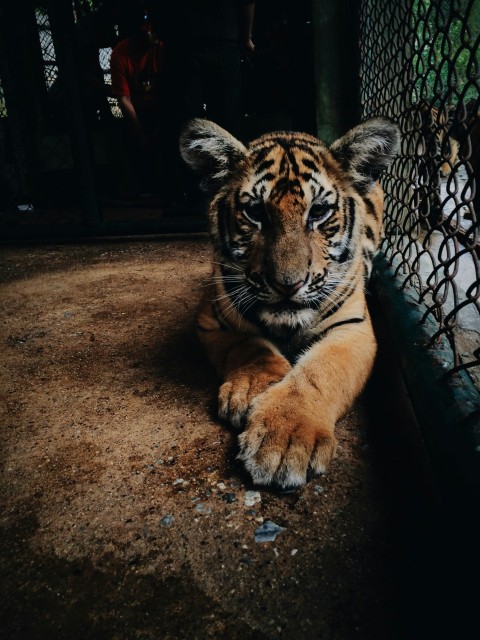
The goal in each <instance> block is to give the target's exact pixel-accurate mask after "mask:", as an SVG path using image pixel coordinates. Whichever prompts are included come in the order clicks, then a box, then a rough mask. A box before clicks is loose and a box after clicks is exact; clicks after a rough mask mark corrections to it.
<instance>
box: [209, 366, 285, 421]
mask: <svg viewBox="0 0 480 640" xmlns="http://www.w3.org/2000/svg"><path fill="white" fill-rule="evenodd" d="M288 369H289V365H287V364H286V365H285V366H283V367H282V368H279V367H277V370H276V371H275V372H271V371H269V372H265V371H261V372H258V371H256V370H255V369H254V368H253V367H252V370H251V371H249V370H248V369H246V370H243V371H242V372H241V373H238V374H236V375H235V376H234V377H232V378H231V379H229V380H227V382H224V384H222V386H221V387H220V390H219V393H218V415H219V417H220V418H222V419H224V420H228V421H229V422H230V424H231V425H232V426H233V427H235V428H236V429H240V428H242V426H243V425H244V424H245V419H246V416H247V414H248V412H249V410H250V407H251V405H252V402H253V401H254V400H255V398H256V397H257V396H259V395H260V394H262V393H263V392H264V391H265V390H266V389H268V388H269V387H271V386H272V385H273V384H275V383H277V382H279V381H280V380H282V378H283V377H284V376H285V374H286V373H287V371H288Z"/></svg>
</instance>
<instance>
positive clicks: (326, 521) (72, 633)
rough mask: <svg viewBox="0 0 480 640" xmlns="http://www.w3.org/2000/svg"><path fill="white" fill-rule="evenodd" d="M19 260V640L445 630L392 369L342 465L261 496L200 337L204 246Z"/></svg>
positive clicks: (15, 525) (2, 601)
mask: <svg viewBox="0 0 480 640" xmlns="http://www.w3.org/2000/svg"><path fill="white" fill-rule="evenodd" d="M1 253H2V259H1V279H2V282H3V284H2V288H1V325H0V332H1V345H2V354H3V355H2V362H1V366H2V370H1V376H2V377H1V396H0V399H1V403H0V412H1V421H2V428H1V434H0V437H1V463H2V466H1V470H2V471H1V486H0V499H1V514H0V544H1V559H0V573H1V596H0V614H1V617H2V627H1V628H2V632H1V633H2V638H5V639H7V638H8V639H15V640H23V639H24V638H25V639H33V638H49V639H57V638H69V639H76V638H78V639H80V638H81V639H88V638H92V639H97V638H99V639H104V638H111V639H115V640H120V639H122V640H123V639H134V638H135V639H136V638H139V639H160V638H161V639H172V640H177V639H180V638H188V639H190V638H200V639H201V638H227V639H230V638H231V639H237V638H242V639H257V638H258V639H262V638H265V639H270V638H306V639H310V638H312V639H313V638H320V639H322V640H324V639H326V640H330V639H332V640H333V639H335V640H337V639H338V640H349V639H350V638H361V639H365V640H367V639H368V640H375V639H377V638H378V639H382V640H385V639H390V638H417V637H418V638H425V637H428V635H425V634H424V632H423V631H424V627H425V625H427V627H429V628H432V629H433V626H432V624H433V623H432V622H431V621H430V619H429V614H428V612H429V611H430V609H429V604H428V602H427V601H428V600H429V598H428V597H426V593H427V592H428V591H429V590H430V591H431V588H432V583H434V582H435V580H436V577H437V576H436V575H434V576H433V577H432V574H431V573H430V569H431V566H430V564H429V562H430V560H432V563H434V562H435V558H433V559H432V557H430V556H429V555H428V554H426V555H425V554H424V551H425V548H427V546H428V545H427V544H426V542H425V540H426V538H427V535H426V533H425V531H426V529H425V528H424V527H425V522H426V521H427V520H428V518H429V517H430V513H429V507H428V506H427V508H426V507H425V505H429V504H430V501H431V499H432V495H433V494H432V493H431V490H430V487H429V485H428V479H426V478H428V470H427V471H426V470H425V469H424V468H423V467H422V465H423V462H422V463H419V462H418V461H416V459H415V456H414V455H413V450H414V449H415V447H412V446H411V445H412V442H411V436H409V435H408V433H407V431H405V430H404V431H402V429H401V428H399V429H397V428H396V427H395V428H394V429H393V430H389V431H388V433H387V432H386V431H385V429H384V427H385V425H386V422H387V421H386V416H387V415H388V413H389V412H391V409H392V405H390V404H389V401H387V399H386V396H385V397H383V391H382V390H381V386H380V387H379V386H378V385H379V384H381V382H380V383H379V382H378V380H380V381H381V380H382V378H383V376H382V375H379V374H378V373H377V374H376V376H374V381H373V382H372V383H371V385H370V386H369V389H367V391H366V393H365V396H364V397H362V399H361V400H360V401H359V402H358V404H357V405H356V406H355V407H354V409H353V410H352V411H351V412H350V413H349V414H348V415H347V416H346V417H345V418H344V419H343V420H342V421H341V423H340V424H339V426H338V431H337V436H338V440H339V444H340V447H339V452H338V456H337V458H336V459H335V461H334V463H333V465H332V467H331V469H330V470H329V472H328V474H327V475H325V476H322V477H320V478H316V479H313V480H312V481H311V482H309V484H308V485H307V486H306V487H305V488H304V489H302V490H299V491H296V492H290V493H289V492H286V493H279V492H275V491H267V490H264V489H258V488H257V487H253V486H251V484H250V483H249V480H248V477H247V476H246V475H245V474H244V473H243V471H242V468H241V466H240V465H239V464H238V463H237V462H236V460H235V451H236V445H235V436H234V435H233V434H232V433H230V431H229V430H228V428H227V427H226V426H225V425H222V424H220V423H219V422H218V421H217V420H216V418H215V397H216V389H217V385H218V381H217V380H216V379H215V375H214V373H213V371H212V369H211V368H210V366H209V365H208V363H207V361H206V359H205V356H204V354H203V353H202V352H201V350H200V348H199V345H198V344H197V342H196V338H195V335H194V332H193V327H192V316H193V311H194V309H195V305H196V302H197V300H198V299H199V296H200V295H201V290H202V289H201V284H202V281H203V280H204V279H205V277H206V276H207V275H208V272H209V261H210V250H209V248H208V244H207V243H206V241H205V239H203V238H189V239H181V240H178V239H173V238H172V239H163V240H160V241H155V240H151V239H150V240H144V241H136V242H133V241H132V242H121V243H120V242H109V243H101V244H100V243H96V244H88V245H84V246H76V245H63V246H54V245H43V246H37V247H21V248H14V247H10V248H3V249H2V252H1ZM375 378H376V379H377V382H375ZM379 397H381V398H382V400H383V401H384V402H383V404H382V403H380V406H378V398H379ZM375 404H376V405H377V409H378V411H377V413H376V415H375V416H373V415H372V409H371V407H372V406H374V405H375ZM382 407H383V408H382ZM393 414H394V415H390V416H389V418H388V423H389V429H390V426H391V425H394V424H395V422H398V423H399V424H405V421H407V422H408V420H410V418H408V416H407V418H404V417H401V418H400V417H399V414H398V412H397V411H396V410H395V411H393ZM379 424H380V425H381V426H380V428H379V426H378V425H379ZM405 450H409V451H410V452H411V453H412V457H411V458H409V459H405V457H404V452H405ZM419 459H420V458H419ZM252 492H256V493H252ZM268 521H271V522H273V523H275V524H276V525H278V526H279V527H281V530H280V531H279V533H278V535H277V537H276V538H275V539H274V540H272V541H269V542H268V541H264V542H262V541H256V537H255V536H256V531H257V530H258V529H259V528H260V527H261V526H262V524H263V525H265V523H267V522H268ZM422 545H423V546H422ZM429 548H430V547H429ZM418 549H420V550H421V551H420V552H419V551H418ZM435 549H437V547H435ZM432 555H434V554H432ZM425 558H427V559H425ZM442 563H443V568H442V572H443V571H444V570H445V557H443V558H442ZM435 606H439V601H436V602H435ZM440 606H441V605H440ZM419 616H420V617H419ZM422 625H423V626H422ZM437 637H439V636H438V635H437Z"/></svg>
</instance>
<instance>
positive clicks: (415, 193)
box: [360, 0, 480, 390]
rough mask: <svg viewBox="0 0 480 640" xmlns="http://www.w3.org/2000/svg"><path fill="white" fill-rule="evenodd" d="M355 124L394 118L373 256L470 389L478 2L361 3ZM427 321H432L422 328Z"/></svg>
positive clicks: (478, 303) (478, 204)
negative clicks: (395, 139) (398, 136)
mask: <svg viewBox="0 0 480 640" xmlns="http://www.w3.org/2000/svg"><path fill="white" fill-rule="evenodd" d="M360 14H361V15H360V22H361V36H360V53H361V103H362V115H363V117H364V118H368V117H373V116H377V115H383V116H388V117H391V118H392V119H394V120H395V121H396V122H397V123H398V124H399V125H400V127H401V131H402V142H401V150H400V153H399V156H398V157H397V159H396V160H395V162H394V164H393V166H392V168H391V170H390V171H389V172H388V174H387V175H386V176H385V178H384V187H385V192H386V202H385V204H386V207H385V231H384V241H383V245H382V251H383V255H384V257H385V258H386V260H387V261H388V264H389V265H390V267H391V268H392V269H393V271H394V273H395V275H396V278H397V282H399V283H400V285H401V288H402V289H403V290H404V291H408V292H410V294H412V293H413V298H414V300H415V302H416V303H417V304H418V305H419V308H420V309H422V314H423V315H422V319H421V321H422V323H423V324H424V325H425V326H428V327H433V328H432V329H429V331H430V344H435V343H438V342H439V341H440V340H444V339H446V340H447V341H448V343H449V345H450V348H451V350H452V353H453V358H452V361H451V363H450V365H449V366H448V371H446V372H445V373H446V375H447V376H450V377H451V376H453V375H454V374H455V373H456V372H459V371H466V372H468V373H469V375H470V376H471V378H472V380H473V381H474V383H475V385H476V387H477V390H480V261H479V256H480V222H479V220H480V114H479V110H480V97H479V86H480V2H479V1H478V0H453V1H451V0H413V1H409V0H401V1H400V2H397V1H396V0H389V1H385V0H362V2H361V10H360ZM432 321H433V322H432Z"/></svg>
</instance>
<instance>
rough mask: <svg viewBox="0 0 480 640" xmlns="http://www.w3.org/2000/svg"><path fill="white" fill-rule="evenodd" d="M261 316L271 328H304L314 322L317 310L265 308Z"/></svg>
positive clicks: (264, 322) (263, 321)
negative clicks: (273, 309)
mask: <svg viewBox="0 0 480 640" xmlns="http://www.w3.org/2000/svg"><path fill="white" fill-rule="evenodd" d="M259 318H260V320H261V321H262V323H263V324H264V325H265V326H267V327H269V328H271V329H275V328H278V329H285V328H289V329H304V328H306V327H308V326H309V325H311V324H312V322H313V320H314V318H315V311H314V310H313V309H295V310H294V309H285V310H281V311H279V310H275V311H272V310H270V309H263V310H262V311H261V312H260V314H259Z"/></svg>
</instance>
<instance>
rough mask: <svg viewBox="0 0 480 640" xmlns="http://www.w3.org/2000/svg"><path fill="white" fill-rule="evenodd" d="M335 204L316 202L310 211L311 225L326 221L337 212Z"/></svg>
mask: <svg viewBox="0 0 480 640" xmlns="http://www.w3.org/2000/svg"><path fill="white" fill-rule="evenodd" d="M335 210H336V209H335V206H334V205H332V204H328V203H314V204H312V206H311V207H310V211H309V212H308V222H309V224H310V225H311V226H313V225H314V224H316V225H319V224H322V223H323V222H326V221H327V220H328V218H330V216H331V215H333V214H334V213H335Z"/></svg>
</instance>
